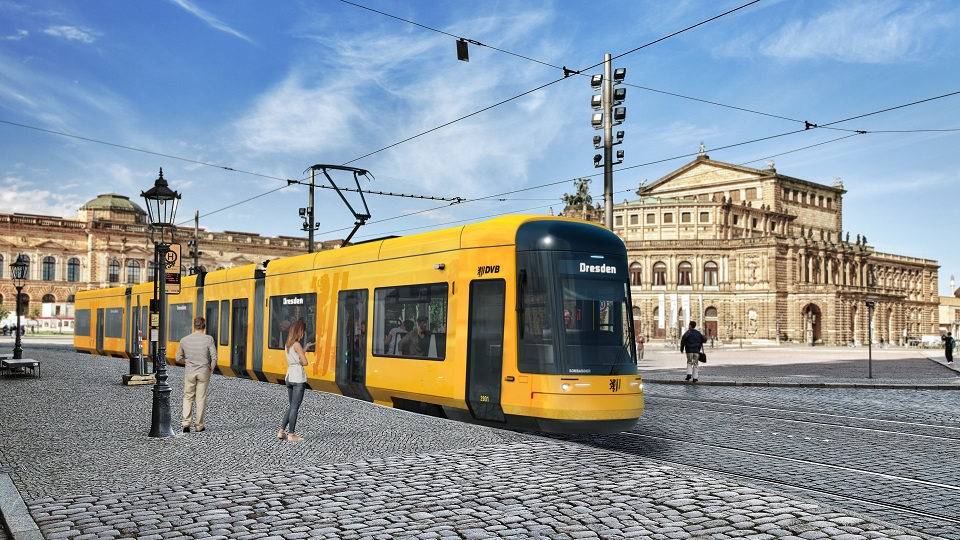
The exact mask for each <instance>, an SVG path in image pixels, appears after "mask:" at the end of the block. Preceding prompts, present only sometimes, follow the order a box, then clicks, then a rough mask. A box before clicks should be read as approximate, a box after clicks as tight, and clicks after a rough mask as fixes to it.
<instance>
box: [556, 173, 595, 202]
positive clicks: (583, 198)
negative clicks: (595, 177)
mask: <svg viewBox="0 0 960 540" xmlns="http://www.w3.org/2000/svg"><path fill="white" fill-rule="evenodd" d="M573 186H574V187H575V188H576V191H575V192H574V194H573V195H570V194H569V193H564V194H563V202H564V203H566V205H567V206H579V205H582V204H593V197H591V196H590V179H589V178H577V179H576V180H574V181H573Z"/></svg>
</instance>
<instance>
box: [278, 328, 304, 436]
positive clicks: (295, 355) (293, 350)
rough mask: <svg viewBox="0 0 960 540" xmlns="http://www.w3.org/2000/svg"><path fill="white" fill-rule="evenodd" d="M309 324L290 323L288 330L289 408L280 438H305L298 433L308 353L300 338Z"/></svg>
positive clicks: (285, 380)
mask: <svg viewBox="0 0 960 540" xmlns="http://www.w3.org/2000/svg"><path fill="white" fill-rule="evenodd" d="M306 329H307V325H306V323H304V322H303V321H302V320H300V321H296V322H294V323H293V324H292V325H290V330H289V332H287V342H286V347H285V350H286V352H287V375H286V377H285V379H284V383H285V384H286V386H287V399H288V400H289V403H288V404H287V410H286V411H285V412H284V413H283V421H282V422H281V424H280V432H279V433H277V438H278V439H286V440H288V441H302V440H303V438H302V437H300V436H298V435H297V434H296V431H297V415H299V414H300V404H301V403H303V392H304V390H306V386H307V370H306V369H304V368H305V367H306V366H307V365H308V362H307V355H306V354H305V353H304V352H303V346H302V345H300V340H301V339H303V335H304V333H305V332H306Z"/></svg>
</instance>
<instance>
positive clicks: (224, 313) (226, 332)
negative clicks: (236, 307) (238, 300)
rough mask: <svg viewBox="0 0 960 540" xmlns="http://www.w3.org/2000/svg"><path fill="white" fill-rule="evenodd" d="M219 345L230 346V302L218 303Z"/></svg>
mask: <svg viewBox="0 0 960 540" xmlns="http://www.w3.org/2000/svg"><path fill="white" fill-rule="evenodd" d="M220 344H221V345H229V344H230V301H229V300H221V301H220Z"/></svg>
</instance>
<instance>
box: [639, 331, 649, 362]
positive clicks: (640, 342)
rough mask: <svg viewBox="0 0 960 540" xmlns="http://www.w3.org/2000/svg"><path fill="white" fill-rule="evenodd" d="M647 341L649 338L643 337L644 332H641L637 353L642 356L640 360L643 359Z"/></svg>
mask: <svg viewBox="0 0 960 540" xmlns="http://www.w3.org/2000/svg"><path fill="white" fill-rule="evenodd" d="M646 342H647V338H645V337H643V334H640V337H639V338H637V355H638V356H639V357H640V360H643V345H644V344H645V343H646Z"/></svg>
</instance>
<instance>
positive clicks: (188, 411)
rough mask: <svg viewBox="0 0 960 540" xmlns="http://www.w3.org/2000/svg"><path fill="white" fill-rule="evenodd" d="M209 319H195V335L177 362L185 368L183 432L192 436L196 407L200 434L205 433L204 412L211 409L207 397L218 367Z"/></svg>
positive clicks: (184, 342) (185, 340)
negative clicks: (207, 330) (208, 327)
mask: <svg viewBox="0 0 960 540" xmlns="http://www.w3.org/2000/svg"><path fill="white" fill-rule="evenodd" d="M206 329H207V320H206V319H204V318H203V317H197V318H195V319H193V332H192V333H190V334H189V335H187V336H186V337H184V338H183V339H181V340H180V347H179V348H178V349H177V363H182V364H183V365H184V374H183V432H184V433H190V423H191V421H192V420H193V409H194V406H196V410H197V415H196V422H195V425H196V429H197V433H202V432H203V431H205V430H206V429H207V428H206V424H205V423H204V413H205V411H206V409H207V394H208V392H209V390H210V376H211V375H213V370H215V369H216V368H217V344H216V343H214V341H213V337H212V336H209V335H207V333H206Z"/></svg>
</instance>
